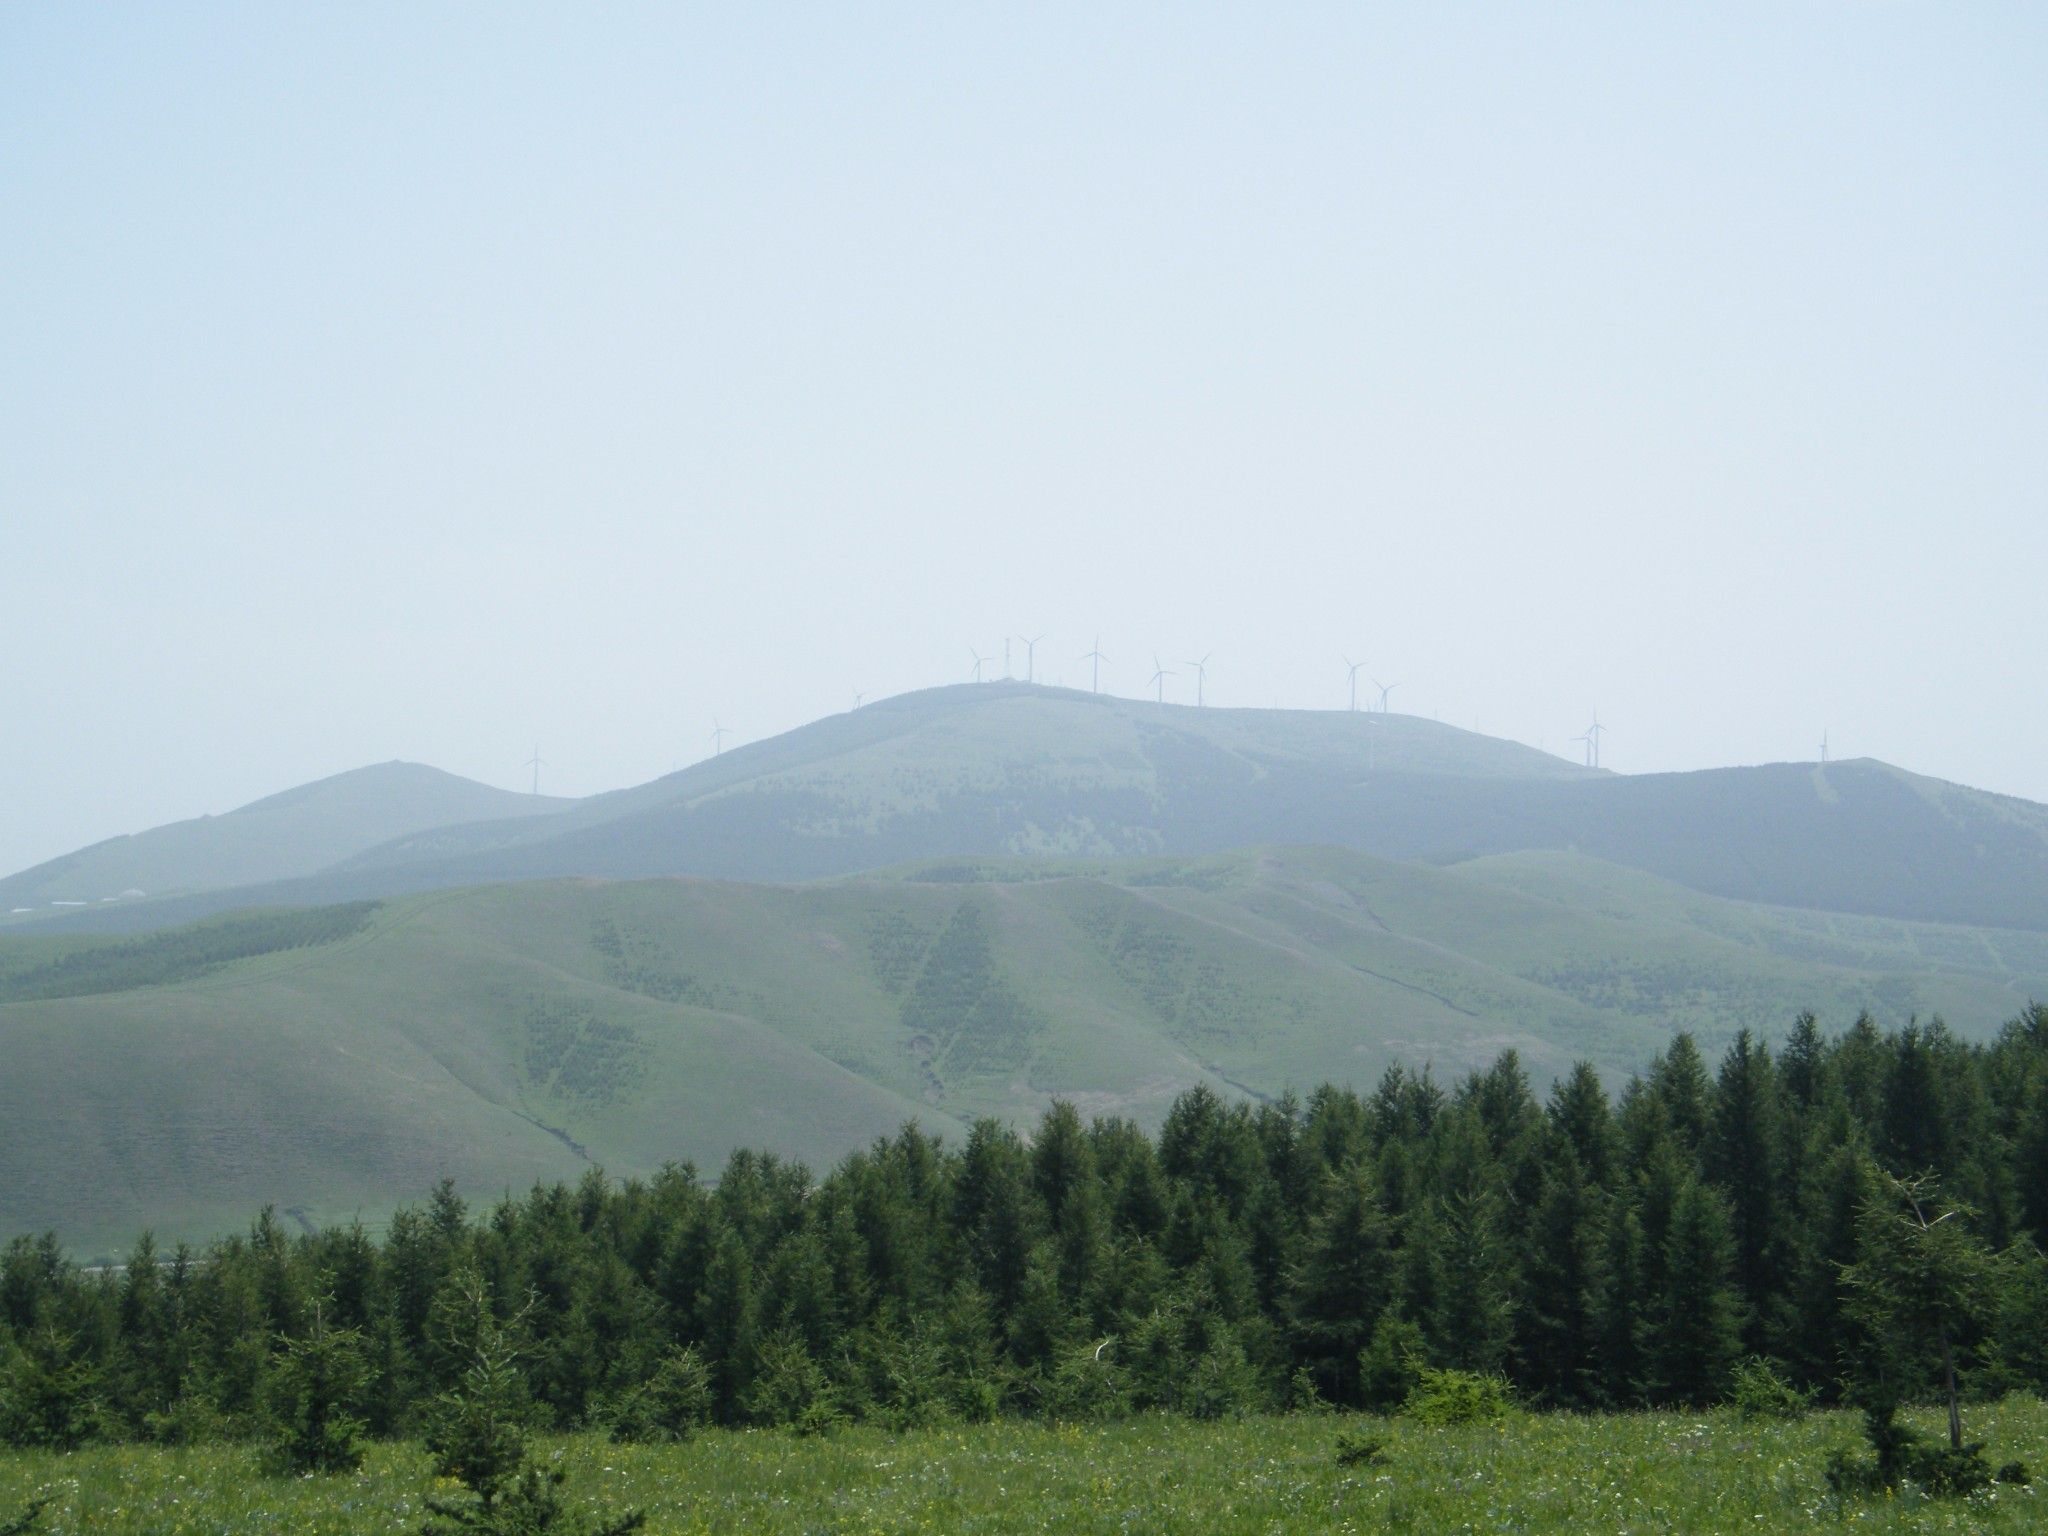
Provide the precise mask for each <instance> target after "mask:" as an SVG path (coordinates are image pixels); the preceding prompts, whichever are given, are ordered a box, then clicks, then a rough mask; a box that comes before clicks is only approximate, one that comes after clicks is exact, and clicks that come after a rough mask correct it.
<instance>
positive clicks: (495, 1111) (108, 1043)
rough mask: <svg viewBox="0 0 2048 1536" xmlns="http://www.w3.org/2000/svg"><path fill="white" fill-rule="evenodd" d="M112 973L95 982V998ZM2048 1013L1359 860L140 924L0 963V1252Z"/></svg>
mask: <svg viewBox="0 0 2048 1536" xmlns="http://www.w3.org/2000/svg"><path fill="white" fill-rule="evenodd" d="M93 988H98V989H99V990H92V989H93ZM2036 995H2048V937H2044V936H2043V935H2040V934H2031V933H2013V932H1995V931H1989V930H1965V929H1956V928H1944V927H1937V926H1932V925H1920V924H1909V923H1900V922H1893V921H1887V920H1881V919H1871V918H1844V917H1835V916H1827V915H1823V914H1815V913H1804V912H1785V911H1782V910H1778V909H1772V908H1766V907H1761V906H1752V905H1747V904H1742V903H1733V902H1727V901H1722V900H1719V899H1716V898H1713V897H1708V896H1703V895H1700V894H1698V893H1695V892H1691V891H1686V890H1682V889H1680V888H1677V887H1674V886H1672V885H1670V884H1668V883H1666V882H1663V881H1659V880H1656V879H1654V878H1652V877H1649V876H1646V875H1643V874H1640V873H1638V872H1634V871H1629V870H1623V869H1618V868H1615V867H1613V866H1610V865H1605V864H1602V863H1599V862H1598V861H1595V860H1591V859H1587V858H1584V857H1581V856H1574V855H1568V854H1518V855H1514V856H1510V857H1506V858H1499V859H1487V860H1481V861H1478V862H1476V863H1474V864H1471V865H1467V866H1461V867H1457V868H1450V869H1441V868H1432V867H1428V866H1425V865H1418V864H1401V863H1393V862H1387V861H1382V860H1376V859H1372V858H1369V857H1365V856H1362V855H1359V854H1356V853H1350V852H1345V851H1340V850H1331V849H1277V850H1254V851H1249V852H1242V853H1236V854H1230V855H1224V856H1214V857H1206V858H1192V859H1169V858H1155V859H1142V860H1135V861H1118V862H1111V863H1082V862H1069V863H1047V862H1044V861H1016V860H995V861H988V862H987V863H986V864H982V863H978V862H976V861H958V860H955V861H949V862H948V863H947V864H946V865H942V866H933V865H926V866H922V867H918V868H913V869H910V870H904V871H897V872H895V873H893V874H891V875H889V876H887V877H882V878H875V877H869V878H862V879H858V880H850V881H845V882H836V883H824V884H815V885H808V886H800V887H789V886H762V885H742V884H731V883H723V882H714V881H702V880H682V881H677V880H662V881H644V882H605V881H589V880H577V881H546V882H525V883H517V884H505V885H498V886H493V887H485V888H479V889H469V890H455V891H444V892H438V893H434V894H431V895H426V896H417V897H410V898H406V899H402V900H397V901H392V902H389V903H386V904H385V905H383V906H381V907H378V908H375V909H373V910H367V911H365V910H356V911H347V912H340V913H334V912H331V911H328V910H316V911H311V912H304V913H296V914H294V913H285V914H272V915H264V914H252V915H249V916H244V917H236V918H228V919H216V920H214V921H213V922H211V923H209V924H205V925H201V926H199V927H196V928H187V929H178V930H173V931H170V932H166V933H161V934H154V935H149V936H146V937H143V938H139V939H119V940H108V939H104V938H102V939H89V938H82V937H66V938H50V937H39V938H16V939H7V940H0V1060H4V1061H5V1062H6V1064H7V1070H6V1071H5V1072H4V1073H0V1237H4V1236H6V1235H8V1234H10V1233H13V1232H17V1231H21V1230H30V1229H35V1228H40V1227H43V1226H48V1225H54V1226H58V1227H60V1228H62V1229H63V1230H64V1232H65V1233H66V1234H67V1236H68V1237H69V1238H70V1239H71V1240H73V1241H74V1242H77V1243H81V1244H84V1245H85V1246H86V1247H87V1248H88V1250H91V1249H92V1247H93V1245H94V1244H112V1243H115V1242H116V1241H118V1240H119V1239H121V1238H122V1237H124V1236H126V1235H128V1234H131V1233H132V1232H133V1231H134V1230H135V1229H137V1228H138V1227H140V1226H141V1225H144V1224H154V1225H155V1226H156V1227H157V1228H158V1229H159V1231H160V1232H162V1233H165V1234H172V1235H191V1234H198V1233H203V1232H206V1231H211V1230H214V1229H215V1228H217V1227H218V1226H220V1225H221V1224H224V1223H228V1222H231V1221H235V1220H239V1219H243V1218H245V1217H246V1213H247V1211H248V1209H249V1208H250V1207H251V1206H253V1205H255V1204H259V1203H261V1202H264V1201H272V1202H275V1203H276V1204H277V1205H278V1206H279V1207H280V1209H285V1210H296V1211H301V1212H304V1213H306V1214H307V1215H308V1216H309V1217H310V1218H322V1217H332V1216H335V1215H345V1214H347V1213H348V1212H351V1211H354V1210H358V1209H360V1210H362V1211H364V1212H366V1213H368V1214H370V1215H375V1214H376V1213H378V1212H381V1211H382V1210H384V1209H387V1208H388V1207H389V1206H390V1205H392V1204H394V1203H396V1202H398V1201H400V1200H404V1199H409V1198H414V1197H417V1196H418V1195H419V1194H420V1193H421V1191H423V1190H424V1189H426V1188H427V1187H429V1186H430V1185H431V1183H432V1182H433V1180H434V1179H436V1178H438V1177H439V1176H440V1175H441V1174H442V1173H449V1174H453V1175H455V1176H457V1177H459V1178H460V1179H462V1180H463V1182H464V1183H465V1184H466V1185H468V1186H469V1187H471V1188H473V1189H476V1190H479V1191H491V1190H496V1189H498V1188H502V1187H506V1186H508V1185H510V1186H514V1187H516V1186H518V1185H521V1184H523V1183H525V1182H526V1181H528V1180H529V1179H532V1178H535V1177H555V1176H558V1175H561V1174H564V1173H567V1172H571V1171H573V1170H574V1169H576V1168H578V1167H580V1166H583V1165H584V1164H585V1163H586V1162H598V1163H602V1164H604V1165H605V1166H606V1167H608V1168H610V1169H611V1170H612V1171H614V1172H616V1173H634V1172H643V1171H646V1170H649V1169H651V1168H653V1167H655V1166H657V1165H658V1164H659V1163H660V1162H661V1161H663V1160H664V1159H670V1158H685V1157H687V1158H694V1159H697V1160H698V1161H699V1162H700V1163H704V1164H715V1163H717V1162H718V1161H720V1160H721V1159H722V1158H723V1157H724V1155H725V1154H726V1152H727V1151H728V1150H729V1149H730V1148H732V1147H734V1146H737V1145H766V1146H769V1147H773V1148H775V1149H777V1150H779V1151H782V1152H785V1153H789V1154H792V1155H797V1156H802V1157H806V1158H809V1159H812V1160H814V1161H817V1160H824V1159H828V1158H831V1157H834V1156H837V1155H838V1154H839V1153H841V1152H843V1151H845V1150H847V1149H848V1148H850V1147H853V1146H857V1145H859V1144H861V1143H863V1142H864V1141H866V1140H867V1139H868V1138H870V1137H872V1136H874V1135H876V1134H879V1133H881V1132H883V1131H886V1130H888V1129H890V1128H892V1127H893V1126H894V1125H896V1124H897V1123H899V1122H901V1121H902V1120H904V1119H906V1118H909V1117H911V1116H913V1115H914V1116H917V1117H919V1118H921V1119H922V1120H924V1121H925V1122H926V1123H927V1124H928V1125H930V1126H931V1127H933V1128H935V1129H939V1130H942V1131H946V1132H947V1133H949V1134H957V1133H958V1129H959V1127H960V1126H961V1125H962V1124H963V1123H964V1122H965V1121H967V1120H968V1119H970V1118H972V1117H973V1116H975V1115H978V1114H984V1113H993V1114H999V1115H1007V1116H1024V1115H1029V1114H1032V1113H1035V1112H1036V1110H1037V1109H1038V1108H1039V1107H1041V1106H1042V1105H1043V1104H1044V1103H1045V1102H1046V1101H1047V1100H1048V1099H1049V1098H1050V1097H1052V1096H1054V1095H1063V1096H1066V1097H1069V1098H1072V1099H1074V1100H1076V1101H1077V1102H1078V1103H1079V1104H1080V1105H1081V1106H1082V1107H1083V1108H1084V1109H1085V1110H1088V1111H1090V1112H1095V1111H1113V1112H1120V1113H1127V1114H1131V1115H1134V1116H1137V1117H1140V1118H1143V1119H1152V1118H1155V1117H1156V1116H1158V1115H1159V1114H1160V1113H1161V1112H1162V1111H1163V1109H1164V1108H1165V1106H1166V1104H1167V1103H1168V1102H1169V1101H1170V1099H1171V1098H1172V1096H1173V1095H1174V1094H1175V1093H1177V1092H1179V1091H1180V1090H1181V1089H1183V1088H1185V1087H1187V1086H1189V1085H1190V1084H1193V1083H1208V1084H1210V1085H1212V1086H1214V1087H1216V1088H1217V1089H1219V1091H1222V1092H1226V1093H1232V1094H1238V1093H1248V1094H1276V1093H1279V1092H1281V1091H1283V1090H1285V1089H1287V1088H1290V1087H1292V1088H1296V1089H1304V1088H1307V1087H1310V1086H1313V1085H1314V1084H1316V1083H1318V1082H1321V1081H1324V1080H1326V1079H1339V1080H1350V1081H1353V1082H1357V1083H1361V1084H1366V1083H1370V1082H1372V1081H1373V1080H1375V1079H1376V1078H1377V1077H1378V1076H1379V1074H1380V1073H1381V1071H1382V1070H1383V1069H1384V1068H1385V1067H1386V1066H1387V1065H1388V1064H1389V1063H1390V1062H1394V1061H1403V1062H1407V1063H1409V1064H1411V1065H1420V1064H1422V1063H1425V1062H1433V1063H1434V1064H1435V1067H1436V1069H1437V1071H1438V1072H1439V1074H1440V1075H1446V1076H1448V1075H1452V1074H1455V1073H1458V1072H1462V1071H1463V1070H1465V1069H1466V1068H1468V1067H1472V1066H1476V1065H1480V1064H1482V1063H1484V1062H1486V1061H1489V1060H1491V1059H1492V1057H1493V1056H1494V1055H1495V1054H1496V1053H1497V1052H1498V1051H1500V1050H1502V1049H1505V1048H1508V1047H1513V1048H1515V1049H1517V1050H1519V1051H1520V1052H1521V1053H1522V1055H1523V1059H1524V1061H1525V1063H1526V1064H1527V1065H1528V1066H1529V1068H1530V1070H1531V1073H1532V1076H1533V1077H1535V1079H1536V1080H1537V1082H1538V1084H1539V1085H1544V1084H1547V1083H1548V1081H1549V1080H1550V1078H1551V1077H1552V1076H1553V1075H1555V1074H1556V1073H1558V1072H1560V1071H1561V1070H1563V1069H1564V1067H1565V1066H1566V1065H1567V1063H1569V1062H1570V1061H1572V1060H1574V1059H1577V1058H1586V1059H1590V1060H1593V1061H1595V1062H1596V1063H1598V1064H1599V1065H1601V1066H1602V1067H1603V1069H1605V1070H1606V1071H1608V1072H1609V1073H1613V1074H1619V1073H1623V1072H1627V1071H1630V1070H1633V1069H1636V1068H1638V1067H1640V1066H1641V1065H1643V1064H1644V1063H1645V1062H1646V1061H1647V1060H1648V1058H1649V1056H1650V1055H1651V1054H1652V1053H1653V1052H1654V1051H1656V1050H1658V1049H1660V1048H1661V1047H1662V1045H1663V1044H1664V1042H1665V1041H1666V1040H1667V1039H1668V1038H1669V1033H1670V1031H1671V1029H1672V1028H1674V1027H1677V1026H1681V1025H1683V1026H1688V1027H1692V1028H1694V1029H1696V1030H1697V1031H1699V1032H1701V1033H1702V1035H1703V1036H1704V1037H1705V1038H1706V1041H1707V1043H1708V1045H1709V1047H1710V1048H1713V1047H1714V1046H1715V1045H1716V1044H1717V1043H1718V1042H1719V1041H1721V1040H1723V1039H1725V1038H1726V1037H1727V1035H1728V1034H1729V1033H1730V1032H1731V1031H1732V1030H1733V1029H1734V1028H1736V1027H1738V1026H1740V1025H1749V1026H1751V1027H1754V1028H1758V1029H1760V1030H1763V1031H1766V1032H1768V1033H1771V1034H1776V1033H1778V1032H1780V1031H1781V1030H1782V1029H1783V1028H1784V1027H1785V1025H1786V1024H1787V1023H1788V1022H1789V1020H1790V1019H1791V1017H1792V1016H1793V1014H1794V1013H1795V1012H1796V1011H1797V1010H1799V1009H1800V1008H1802V1007H1813V1008H1815V1009H1817V1010H1819V1011H1820V1012H1821V1013H1822V1015H1823V1017H1824V1018H1826V1019H1827V1020H1828V1021H1829V1022H1830V1023H1833V1024H1841V1023H1844V1022H1846V1021H1847V1020H1848V1019H1849V1018H1850V1017H1852V1016H1853V1015H1854V1014H1855V1012H1857V1011H1858V1010H1860V1009H1864V1008H1868V1009H1870V1010H1871V1011H1873V1012H1874V1013H1876V1014H1877V1015H1878V1016H1879V1017H1880V1018H1882V1019H1886V1020H1889V1021H1897V1020H1903V1019H1904V1018H1905V1017H1907V1016H1908V1015H1911V1014H1914V1013H1918V1014H1921V1015H1923V1016H1925V1015H1927V1014H1930V1013H1936V1012H1939V1013H1942V1014H1944V1015H1946V1016H1947V1017H1948V1018H1949V1019H1950V1020H1951V1021H1952V1022H1953V1023H1954V1024H1955V1025H1956V1026H1957V1027H1959V1028H1962V1029H1966V1030H1973V1031H1979V1032H1982V1031H1987V1030H1989V1029H1991V1028H1992V1027H1994V1026H1995V1025H1996V1024H1997V1023H1999V1022H2000V1021H2002V1020H2003V1019H2005V1018H2007V1017H2009V1016H2011V1015H2012V1014H2014V1013H2017V1012H2018V1011H2019V1010H2020V1009H2021V1008H2022V1007H2023V1006H2024V1005H2025V1003H2026V1002H2027V1000H2028V998H2029V997H2031V996H2036Z"/></svg>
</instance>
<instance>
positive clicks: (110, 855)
mask: <svg viewBox="0 0 2048 1536" xmlns="http://www.w3.org/2000/svg"><path fill="white" fill-rule="evenodd" d="M569 803H570V802H568V801H564V800H554V799H549V798H547V797H544V796H535V795H520V794H513V793H511V792H510V791H507V790H502V789H493V788H491V787H490V786H489V785H486V784H478V783H475V782H473V781H472V780H469V779H462V778H457V777H456V776H455V775H454V774H451V773H443V772H441V770H440V769H438V768H428V767H425V766H423V765H421V764H419V763H381V764H379V765H377V766H375V767H372V768H358V769H354V770H352V771H351V772H348V773H340V774H336V775H334V776H333V777H332V778H326V779H321V780H319V781H317V782H316V783H312V784H302V785H300V786H299V787H298V788H296V789H288V790H286V791H284V792H283V793H282V794H277V795H271V796H269V797H268V798H266V799H262V800H257V801H255V802H253V803H252V804H249V805H245V806H243V807H241V809H239V810H235V811H230V812H228V813H227V814H226V815H224V816H200V817H197V818H195V819H193V820H191V821H180V822H174V823H172V824H171V825H169V826H164V827H157V828H154V829H153V830H151V831H148V832H140V833H136V834H135V835H133V836H130V837H115V838H109V839H108V840H107V841H106V842H103V843H95V844H93V845H92V846H91V847H89V848H82V849H80V850H79V851H78V852H76V853H72V854H67V855H65V856H64V857H62V858H59V859H52V860H50V861H49V862H48V863H46V864H39V865H37V866H35V867H34V868H33V869H26V870H23V871H21V872H20V873H19V874H15V875H10V876H8V877H7V878H5V879H0V917H5V916H6V915H7V914H9V913H10V912H11V911H12V910H13V909H14V908H16V907H30V908H36V909H47V908H48V907H49V905H50V903H52V902H60V901H62V902H87V903H93V904H97V903H99V902H100V901H102V900H103V899H104V898H106V897H110V896H111V897H115V898H119V897H121V896H122V894H123V893H124V892H129V891H137V892H141V893H144V894H146V895H149V896H162V895H171V894H179V893H184V892H192V891H208V890H219V889H225V888H229V887H235V886H249V885H261V884H265V883H268V882H271V881H276V880H289V879H293V878H296V877H298V876H302V875H310V874H313V873H314V872H315V871H318V870H322V869H325V868H327V867H328V866H329V865H331V864H335V863H337V862H339V861H341V860H343V859H346V858H349V857H351V856H353V855H355V854H358V853H361V852H362V851H363V850H365V849H367V848H371V847H374V846H376V845H377V844H379V843H383V842H387V841H389V840H390V839H392V838H394V837H404V836H407V835H409V834H414V833H418V832H421V831H424V830H425V829H427V828H429V827H436V826H442V825H445V824H447V823H451V822H468V821H482V820H485V819H487V818H488V819H494V820H499V821H503V820H505V819H508V818H524V817H532V816H537V815H544V814H546V813H549V812H553V811H559V810H561V809H562V808H563V807H564V806H565V805H567V804H569ZM131 899H132V898H131Z"/></svg>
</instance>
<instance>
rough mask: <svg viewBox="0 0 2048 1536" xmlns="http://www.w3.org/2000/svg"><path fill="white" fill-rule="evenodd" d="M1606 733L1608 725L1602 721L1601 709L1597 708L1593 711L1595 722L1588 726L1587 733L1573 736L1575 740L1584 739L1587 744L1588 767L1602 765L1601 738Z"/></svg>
mask: <svg viewBox="0 0 2048 1536" xmlns="http://www.w3.org/2000/svg"><path fill="white" fill-rule="evenodd" d="M1606 734H1607V727H1606V726H1604V725H1602V724H1601V723H1600V711H1599V710H1597V709H1596V710H1594V711H1593V723H1592V724H1591V725H1589V726H1587V727H1586V734H1585V735H1583V736H1574V737H1573V738H1572V740H1573V741H1583V742H1584V743H1585V744H1586V766H1587V767H1588V768H1598V767H1599V766H1600V738H1601V737H1602V736H1604V735H1606Z"/></svg>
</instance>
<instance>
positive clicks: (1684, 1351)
mask: <svg viewBox="0 0 2048 1536" xmlns="http://www.w3.org/2000/svg"><path fill="white" fill-rule="evenodd" d="M1729 1225H1730V1223H1729V1217H1728V1207H1727V1203H1726V1201H1725V1200H1723V1198H1722V1197H1721V1195H1720V1194H1719V1193H1718V1192H1717V1191H1715V1190H1713V1189H1710V1188H1708V1187H1707V1186H1706V1185H1704V1184H1702V1183H1701V1182H1700V1181H1699V1180H1697V1179H1688V1180H1687V1181H1686V1182H1685V1184H1684V1185H1683V1186H1682V1187H1681V1188H1680V1190H1679V1193H1678V1199H1677V1201H1676V1203H1675V1204H1674V1205H1673V1206H1672V1211H1671V1223H1670V1231H1669V1235H1668V1236H1667V1238H1666V1239H1665V1263H1664V1284H1665V1289H1664V1294H1663V1295H1662V1296H1661V1297H1658V1298H1656V1306H1655V1312H1654V1323H1653V1331H1652V1333H1651V1336H1650V1341H1649V1356H1650V1359H1649V1366H1650V1376H1651V1379H1652V1381H1653V1382H1654V1383H1655V1388H1656V1395H1657V1396H1658V1397H1660V1398H1662V1399H1663V1400H1665V1401H1667V1402H1675V1403H1684V1404H1686V1405H1688V1406H1691V1407H1705V1406H1707V1405H1709V1404H1711V1403H1716V1402H1719V1401H1720V1400H1721V1399H1722V1398H1723V1397H1724V1396H1725V1395H1726V1394H1727V1390H1728V1380H1729V1376H1730V1373H1731V1372H1732V1371H1733V1370H1734V1368H1735V1362H1736V1361H1737V1360H1738V1359H1740V1358H1741V1356H1742V1303H1741V1300H1740V1298H1739V1297H1738V1295H1737V1293H1736V1289H1735V1284H1734V1269H1735V1244H1734V1239H1733V1238H1732V1236H1731V1235H1730V1232H1729Z"/></svg>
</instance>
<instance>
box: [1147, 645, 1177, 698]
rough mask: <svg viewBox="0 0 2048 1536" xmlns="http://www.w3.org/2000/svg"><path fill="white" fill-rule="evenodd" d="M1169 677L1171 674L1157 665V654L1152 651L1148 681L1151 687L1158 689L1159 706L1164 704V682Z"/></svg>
mask: <svg viewBox="0 0 2048 1536" xmlns="http://www.w3.org/2000/svg"><path fill="white" fill-rule="evenodd" d="M1171 676H1173V674H1172V673H1171V672H1169V671H1167V670H1166V668H1165V667H1163V666H1161V665H1160V664H1159V653H1158V652H1157V651H1154V652H1153V653H1152V676H1151V679H1150V681H1151V683H1152V686H1153V687H1154V688H1156V689H1158V699H1159V702H1160V703H1161V704H1164V703H1165V702H1166V680H1167V679H1168V678H1169V677H1171Z"/></svg>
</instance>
